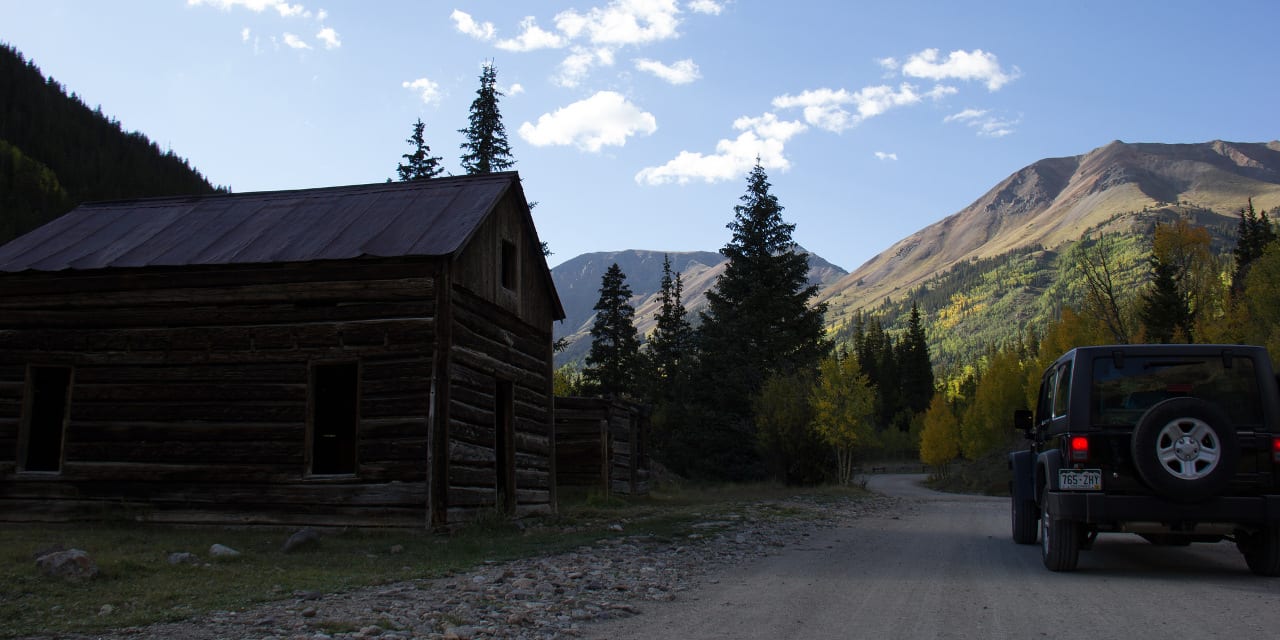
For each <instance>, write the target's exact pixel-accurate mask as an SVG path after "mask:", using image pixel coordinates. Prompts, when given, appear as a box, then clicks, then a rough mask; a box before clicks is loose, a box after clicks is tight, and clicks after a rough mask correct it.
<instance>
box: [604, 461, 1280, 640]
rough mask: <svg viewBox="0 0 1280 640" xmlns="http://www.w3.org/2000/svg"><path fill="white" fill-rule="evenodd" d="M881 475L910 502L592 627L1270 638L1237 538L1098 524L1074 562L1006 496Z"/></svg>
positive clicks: (796, 633)
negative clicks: (1157, 535)
mask: <svg viewBox="0 0 1280 640" xmlns="http://www.w3.org/2000/svg"><path fill="white" fill-rule="evenodd" d="M920 478H921V477H920V476H876V477H874V478H873V479H872V481H871V484H870V485H869V486H870V488H872V489H873V490H876V491H879V492H882V493H886V494H891V495H895V496H901V497H903V498H904V500H903V504H904V508H903V510H902V511H901V512H899V513H895V514H887V515H883V516H873V517H867V518H863V519H860V520H857V521H853V522H851V523H850V524H849V525H848V526H845V527H840V528H836V529H828V530H821V531H818V532H815V534H814V535H813V536H812V537H809V538H806V539H804V540H803V541H798V542H797V544H796V545H794V546H792V547H790V548H787V549H786V550H785V551H784V552H783V553H781V554H779V555H776V556H773V557H770V558H766V559H764V560H761V561H759V562H757V563H755V564H753V565H751V566H749V567H743V568H739V569H734V570H732V572H730V573H725V574H723V575H720V576H717V579H716V580H714V581H712V582H710V583H708V584H707V585H706V586H704V587H702V588H701V589H699V590H697V591H694V592H691V593H688V594H685V595H683V596H682V597H681V598H680V599H678V600H677V601H675V602H671V603H654V604H646V605H644V606H643V607H642V610H643V613H642V614H641V615H638V616H635V617H634V618H628V619H624V620H618V621H612V622H608V623H604V624H600V625H592V626H590V627H588V628H587V631H588V633H589V636H590V637H593V638H601V639H604V638H609V639H613V640H627V639H637V640H638V639H641V638H643V639H649V638H673V637H674V638H769V639H771V640H774V639H779V638H806V639H815V638H876V639H881V638H928V639H938V638H956V639H960V638H974V639H985V638H1090V639H1104V638H1106V639H1113V638H1124V639H1126V640H1138V639H1144V638H1161V639H1167V638H1270V637H1276V635H1277V633H1280V631H1277V630H1278V629H1280V579H1276V578H1271V579H1268V578H1258V577H1255V576H1254V575H1252V574H1250V573H1249V572H1248V569H1246V567H1245V565H1244V561H1243V560H1242V559H1241V558H1240V554H1239V553H1238V552H1236V549H1235V545H1233V544H1231V543H1227V542H1223V543H1218V544H1196V545H1192V546H1190V547H1185V548H1168V547H1165V548H1159V547H1154V546H1151V545H1149V544H1147V543H1146V542H1144V541H1143V540H1142V539H1141V538H1138V537H1137V536H1132V535H1104V536H1101V537H1100V538H1099V539H1098V541H1097V543H1096V545H1095V546H1094V548H1093V550H1092V551H1087V552H1082V553H1081V556H1080V569H1079V571H1077V572H1075V573H1051V572H1049V571H1047V570H1046V569H1044V567H1043V566H1042V565H1041V564H1040V556H1039V553H1040V552H1039V548H1038V547H1036V546H1022V545H1016V544H1014V543H1013V542H1012V541H1011V539H1010V536H1009V515H1008V510H1009V502H1008V499H997V498H984V497H973V496H956V495H948V494H941V493H936V492H933V491H929V490H927V489H924V488H921V487H919V486H918V485H917V484H916V483H917V482H918V480H919V479H920Z"/></svg>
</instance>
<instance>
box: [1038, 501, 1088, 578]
mask: <svg viewBox="0 0 1280 640" xmlns="http://www.w3.org/2000/svg"><path fill="white" fill-rule="evenodd" d="M1047 497H1048V496H1044V495H1042V496H1041V499H1040V559H1041V560H1042V561H1044V566H1045V568H1047V569H1048V570H1050V571H1075V569H1076V563H1077V562H1079V560H1080V525H1078V524H1076V523H1074V522H1072V521H1070V520H1060V519H1058V518H1055V517H1053V516H1052V515H1049V501H1048V500H1047V499H1046V498H1047Z"/></svg>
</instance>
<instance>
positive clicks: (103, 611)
mask: <svg viewBox="0 0 1280 640" xmlns="http://www.w3.org/2000/svg"><path fill="white" fill-rule="evenodd" d="M115 610H116V608H115V605H110V604H104V605H102V607H101V608H100V609H98V615H99V616H109V615H111V613H112V612H114V611H115Z"/></svg>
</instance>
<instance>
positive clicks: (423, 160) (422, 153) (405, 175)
mask: <svg viewBox="0 0 1280 640" xmlns="http://www.w3.org/2000/svg"><path fill="white" fill-rule="evenodd" d="M425 128H426V125H424V124H422V118H418V121H417V122H415V123H413V135H411V136H409V139H407V140H405V142H407V143H409V146H411V147H413V151H412V152H411V153H406V154H404V155H402V156H400V157H401V158H404V159H405V163H404V164H401V165H398V166H396V172H398V173H399V174H400V180H401V182H408V181H409V180H426V179H429V178H434V177H436V176H438V175H440V174H441V173H444V167H442V166H440V158H439V157H432V155H431V147H429V146H427V142H426V139H425V138H424V137H423V135H422V132H423V129H425Z"/></svg>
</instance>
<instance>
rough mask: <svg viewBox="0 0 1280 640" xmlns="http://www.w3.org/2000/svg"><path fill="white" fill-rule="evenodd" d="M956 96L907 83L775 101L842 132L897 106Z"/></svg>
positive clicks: (941, 88)
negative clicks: (921, 90)
mask: <svg viewBox="0 0 1280 640" xmlns="http://www.w3.org/2000/svg"><path fill="white" fill-rule="evenodd" d="M952 93H955V89H954V88H951V87H946V86H942V85H939V86H936V87H934V88H933V89H931V90H930V91H929V92H927V93H923V94H922V93H920V92H919V91H918V90H917V89H916V88H915V87H914V86H912V85H910V84H908V83H905V82H904V83H902V84H901V85H899V86H898V88H897V89H894V88H893V87H890V86H888V85H880V86H875V87H863V88H862V89H860V90H858V91H856V92H850V91H847V90H845V89H839V90H833V89H828V88H822V89H813V90H809V91H805V92H803V93H801V94H800V95H798V96H793V95H784V96H778V97H777V98H774V99H773V106H774V108H777V109H794V108H800V109H802V110H803V113H804V121H805V122H807V123H809V124H811V125H813V126H815V127H818V128H819V129H826V130H827V131H831V132H834V133H840V132H842V131H845V130H847V129H850V128H853V127H855V126H857V125H858V124H859V123H861V122H862V121H863V120H866V119H867V118H871V117H874V116H878V115H880V114H882V113H884V112H886V111H888V110H890V109H892V108H894V107H901V106H906V105H912V104H916V103H918V102H920V101H922V100H924V99H925V98H930V99H934V100H936V99H938V98H941V97H942V96H944V95H950V94H952ZM846 106H852V107H853V108H854V110H855V111H857V113H856V114H855V113H850V112H849V110H847V109H846V108H845V107H846Z"/></svg>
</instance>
